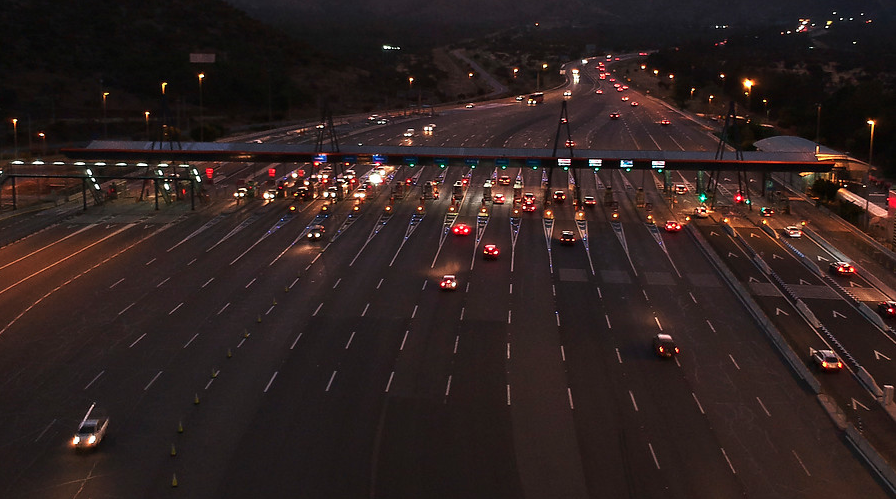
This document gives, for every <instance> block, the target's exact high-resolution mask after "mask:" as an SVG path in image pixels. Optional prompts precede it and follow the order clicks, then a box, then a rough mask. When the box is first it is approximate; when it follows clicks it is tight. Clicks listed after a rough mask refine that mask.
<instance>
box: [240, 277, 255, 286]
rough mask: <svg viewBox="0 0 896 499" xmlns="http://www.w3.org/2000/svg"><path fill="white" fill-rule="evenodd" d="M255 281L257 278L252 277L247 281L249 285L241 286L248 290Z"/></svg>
mask: <svg viewBox="0 0 896 499" xmlns="http://www.w3.org/2000/svg"><path fill="white" fill-rule="evenodd" d="M256 279H257V277H253V278H252V280H251V281H249V284H246V285H245V286H243V287H244V288H246V289H249V286H251V285H252V284H253V283H254V282H255V280H256Z"/></svg>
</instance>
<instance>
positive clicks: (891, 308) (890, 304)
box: [877, 300, 896, 317]
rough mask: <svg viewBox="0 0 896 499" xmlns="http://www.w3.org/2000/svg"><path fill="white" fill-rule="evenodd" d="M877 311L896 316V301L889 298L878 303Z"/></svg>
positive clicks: (888, 315)
mask: <svg viewBox="0 0 896 499" xmlns="http://www.w3.org/2000/svg"><path fill="white" fill-rule="evenodd" d="M877 311H878V312H880V315H883V316H884V317H896V301H892V300H887V301H882V302H880V303H878V304H877Z"/></svg>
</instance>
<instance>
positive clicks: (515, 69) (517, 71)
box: [513, 68, 520, 78]
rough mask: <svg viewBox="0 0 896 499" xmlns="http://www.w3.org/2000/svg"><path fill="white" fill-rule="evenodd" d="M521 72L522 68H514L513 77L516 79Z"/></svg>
mask: <svg viewBox="0 0 896 499" xmlns="http://www.w3.org/2000/svg"><path fill="white" fill-rule="evenodd" d="M519 72H520V68H513V77H514V78H516V75H517V73H519Z"/></svg>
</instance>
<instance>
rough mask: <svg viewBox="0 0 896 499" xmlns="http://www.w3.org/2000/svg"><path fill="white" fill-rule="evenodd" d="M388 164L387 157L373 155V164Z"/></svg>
mask: <svg viewBox="0 0 896 499" xmlns="http://www.w3.org/2000/svg"><path fill="white" fill-rule="evenodd" d="M385 162H386V157H385V156H383V155H381V154H374V155H373V163H374V164H377V165H381V164H383V163H385Z"/></svg>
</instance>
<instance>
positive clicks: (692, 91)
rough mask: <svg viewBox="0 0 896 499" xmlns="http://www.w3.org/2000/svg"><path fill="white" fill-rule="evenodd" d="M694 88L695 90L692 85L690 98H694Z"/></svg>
mask: <svg viewBox="0 0 896 499" xmlns="http://www.w3.org/2000/svg"><path fill="white" fill-rule="evenodd" d="M694 90H697V89H696V88H694V87H691V99H693V98H694Z"/></svg>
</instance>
